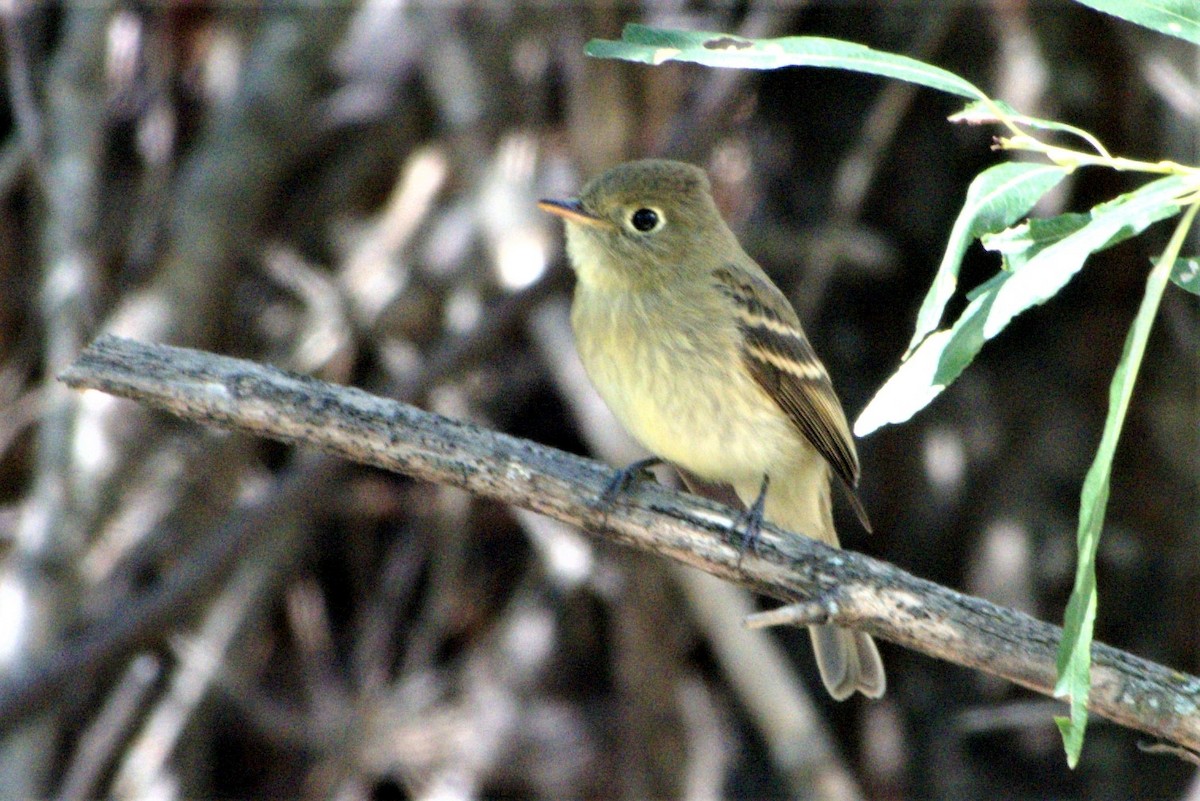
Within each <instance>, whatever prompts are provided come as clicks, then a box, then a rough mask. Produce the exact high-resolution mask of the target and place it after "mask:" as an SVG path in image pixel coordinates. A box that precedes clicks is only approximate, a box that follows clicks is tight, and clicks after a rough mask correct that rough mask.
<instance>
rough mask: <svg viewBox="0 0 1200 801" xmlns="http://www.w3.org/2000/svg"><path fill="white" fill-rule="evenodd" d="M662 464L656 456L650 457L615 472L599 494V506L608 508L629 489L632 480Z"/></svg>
mask: <svg viewBox="0 0 1200 801" xmlns="http://www.w3.org/2000/svg"><path fill="white" fill-rule="evenodd" d="M660 464H663V460H662V459H659V458H658V457H657V456H651V457H649V458H647V459H638V460H637V461H636V462H634V463H633V464H629V465H626V466H625V467H622V468H621V469H620V470H618V471H617V473H616V475H614V476H613V477H612V480H611V481H609V482H608V486H606V487H605V488H604V492H602V493H601V494H600V504H601V505H602V506H610V505H612V502H613V501H615V500H616V499H617V496H618V495H620V494H621V493H622V492H624V491H625V490H627V489H629V485H630V484H631V483H633V481H634V479H636V478H638V477H639V476H641V475H643V474H648V471H649V470H650V468H651V467H654V466H655V465H660Z"/></svg>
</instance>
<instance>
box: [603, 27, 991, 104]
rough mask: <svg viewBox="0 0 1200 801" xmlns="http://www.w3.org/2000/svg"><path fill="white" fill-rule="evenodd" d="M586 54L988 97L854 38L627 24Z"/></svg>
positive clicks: (953, 78)
mask: <svg viewBox="0 0 1200 801" xmlns="http://www.w3.org/2000/svg"><path fill="white" fill-rule="evenodd" d="M584 52H585V53H587V54H588V55H589V56H595V57H597V58H618V59H623V60H625V61H638V62H641V63H643V64H662V63H663V62H666V61H688V62H692V63H694V64H705V65H707V66H710V67H736V68H741V69H756V70H770V69H778V68H779V67H830V68H834V69H844V70H852V71H854V72H865V73H869V74H871V75H882V76H884V77H887V78H896V79H899V80H902V81H908V82H910V83H915V84H919V85H921V86H927V87H929V88H931V89H938V90H940V91H943V92H949V93H951V94H955V95H959V96H960V97H967V98H971V99H975V100H978V99H983V98H984V97H985V95H984V94H983V92H981V91H980V90H979V89H978V88H976V87H975V85H974V84H972V83H971V82H969V81H966V80H964V79H962V78H960V77H958V76H957V75H955V74H954V73H952V72H948V71H947V70H944V69H941V68H939V67H934V66H932V65H930V64H925V63H923V62H920V61H917V60H916V59H914V58H909V57H908V56H901V55H897V54H895V53H885V52H883V51H881V50H872V49H871V48H869V47H866V46H864V45H860V44H855V43H854V42H844V41H841V40H840V39H826V38H822V37H818V36H785V37H783V38H780V39H743V38H741V37H739V36H730V35H728V34H724V33H706V32H700V31H675V30H665V29H661V28H651V27H649V26H646V25H636V24H630V25H626V26H625V29H624V31H623V32H622V34H621V40H620V41H619V42H614V41H611V40H606V39H593V40H592V41H590V42H588V43H587V47H586V48H585V49H584Z"/></svg>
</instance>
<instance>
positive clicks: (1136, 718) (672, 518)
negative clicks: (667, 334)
mask: <svg viewBox="0 0 1200 801" xmlns="http://www.w3.org/2000/svg"><path fill="white" fill-rule="evenodd" d="M62 380H63V381H65V382H66V383H67V384H69V385H70V386H72V387H76V388H79V389H99V390H102V391H104V392H108V393H111V394H114V395H120V396H122V397H127V398H132V399H134V400H137V401H140V402H142V403H146V404H148V405H151V406H156V407H159V408H162V409H166V410H167V411H170V412H171V413H173V414H176V415H179V416H180V417H184V418H186V419H189V420H194V421H196V422H200V423H205V424H209V425H216V426H220V427H222V428H231V429H237V430H240V431H247V432H251V433H255V434H259V435H262V436H266V437H270V438H272V439H277V440H282V441H284V442H291V443H296V444H303V445H306V446H309V447H313V448H318V449H320V450H323V451H325V452H327V453H331V454H334V455H337V456H341V457H344V458H346V459H350V460H353V461H357V462H362V463H365V464H371V465H375V466H377V467H382V468H384V469H387V470H393V471H396V472H400V473H405V474H407V475H410V476H413V477H415V478H419V479H423V480H427V481H433V482H439V483H443V484H450V485H453V486H456V487H461V488H463V489H465V490H468V491H469V492H472V493H476V494H478V495H483V496H487V497H490V498H495V499H497V500H501V501H504V502H507V503H511V504H513V505H515V506H519V507H522V508H525V509H531V510H533V511H535V512H540V513H541V514H545V515H547V516H549V517H553V518H555V519H557V520H561V521H563V522H566V523H571V524H574V525H577V526H581V527H583V528H584V529H586V530H588V531H590V532H592V533H594V534H597V535H599V536H604V537H607V538H609V539H612V540H614V541H616V542H620V543H622V544H625V545H629V546H632V547H635V548H640V549H643V550H648V551H652V552H655V553H659V554H662V555H664V556H667V557H670V558H672V559H676V560H678V561H680V562H683V563H685V564H689V565H692V566H694V567H697V568H700V569H701V570H704V571H706V572H709V573H712V574H714V575H716V576H719V577H721V578H724V579H727V580H730V581H735V582H737V583H739V584H743V585H745V586H747V587H749V588H750V589H752V590H754V591H756V592H760V593H763V594H764V595H769V596H771V597H774V598H778V599H781V600H785V601H788V602H796V601H812V600H814V599H816V600H819V601H821V604H822V606H824V607H825V608H827V609H830V610H832V619H833V620H835V621H836V622H837V623H838V624H839V625H844V626H851V627H856V628H861V629H863V630H864V631H867V632H869V633H871V634H873V635H875V636H878V637H882V638H883V639H886V640H890V641H892V642H895V643H898V644H900V645H903V646H906V647H908V648H912V649H913V650H916V651H921V652H923V653H926V654H929V655H931V656H934V657H937V658H939V659H944V660H946V661H950V662H954V663H957V664H960V665H965V666H967V667H971V668H975V669H977V670H981V671H983V672H985V673H989V674H991V675H995V676H1000V677H1002V678H1005V679H1008V680H1009V681H1013V682H1015V683H1017V684H1020V685H1022V686H1024V687H1028V688H1030V689H1032V690H1035V691H1037V692H1040V693H1043V694H1046V695H1051V694H1052V692H1053V687H1054V681H1055V667H1054V666H1055V655H1056V653H1057V648H1058V642H1059V639H1060V637H1061V634H1062V632H1061V629H1059V628H1058V627H1056V626H1052V625H1050V624H1047V623H1043V622H1040V621H1038V620H1034V619H1033V618H1031V617H1029V616H1027V615H1024V614H1022V613H1020V612H1016V611H1014V610H1011V609H1005V608H1003V607H999V606H996V605H994V604H991V603H989V602H987V601H985V600H982V599H980V598H974V597H970V596H966V595H962V594H960V593H957V592H955V591H953V590H951V589H948V588H946V587H942V586H939V585H937V584H934V583H932V582H929V581H925V580H923V579H919V578H917V577H915V576H912V575H910V574H908V573H905V572H904V571H902V570H900V569H898V568H896V567H894V566H892V565H890V564H887V563H885V562H881V561H878V560H875V559H871V558H868V557H865V556H862V555H861V554H857V553H853V552H849V551H838V550H834V549H831V548H828V547H826V546H825V545H822V544H820V543H818V542H816V541H815V540H810V539H808V538H805V537H797V536H795V535H792V534H788V533H787V532H785V531H783V530H781V529H778V528H776V527H774V526H771V525H764V527H763V531H762V534H761V539H760V545H759V546H758V548H757V549H756V551H755V552H754V553H752V554H751V553H747V554H745V558H744V559H739V556H740V553H739V550H740V546H741V542H740V537H739V535H737V534H735V533H733V527H732V524H733V521H734V520H735V519H736V515H737V513H736V512H734V511H732V510H730V509H728V508H726V507H724V506H721V505H719V504H716V503H713V502H711V501H707V500H705V499H702V498H697V497H694V496H691V495H685V494H682V493H678V492H673V491H671V490H669V489H666V488H663V487H660V486H658V485H656V484H653V483H647V482H642V483H638V484H636V485H635V486H634V487H633V488H632V489H631V490H630V491H629V492H628V493H626V494H624V495H622V496H621V497H620V498H619V499H618V500H617V501H616V502H615V503H614V504H612V505H611V506H610V507H609V508H607V509H601V508H598V507H597V505H596V504H595V502H594V499H596V498H597V497H599V494H600V493H601V492H602V491H603V488H604V487H605V485H606V484H607V482H608V481H609V479H610V477H611V475H612V473H611V470H609V469H608V468H606V467H604V466H603V465H600V464H598V463H597V462H594V461H592V460H590V459H585V458H582V457H579V456H573V455H571V454H568V453H564V452H562V451H558V450H555V449H553V448H547V447H545V446H542V445H539V444H537V443H535V442H530V441H528V440H523V439H518V438H515V437H511V436H508V435H506V434H501V433H498V432H495V431H489V430H487V429H484V428H480V427H479V426H476V425H472V424H470V423H466V422H462V421H458V420H451V419H449V418H445V417H441V416H439V415H435V414H431V413H429V412H424V411H421V410H420V409H417V408H415V407H412V406H408V405H405V404H402V403H397V402H395V401H390V400H386V399H384V398H379V397H376V396H373V395H369V394H367V393H366V392H363V391H361V390H358V389H353V388H347V387H339V386H334V385H331V384H327V383H324V382H321V381H317V380H315V379H312V378H307V377H303V376H297V375H293V374H289V373H285V372H283V371H281V370H277V369H275V368H272V367H267V366H263V365H259V364H255V363H253V362H247V361H242V360H238V359H230V358H227V357H223V356H216V355H213V354H209V353H203V352H200V351H195V350H188V349H183V348H173V347H167V346H163V345H148V344H143V343H139V342H135V341H132V340H127V339H120V338H117V337H113V336H104V337H101V338H100V339H98V340H96V342H94V343H93V344H92V345H91V346H90V347H89V348H88V349H87V350H85V351H84V352H83V353H82V354H81V355H80V357H79V359H78V360H77V361H76V362H75V364H74V365H72V366H71V367H70V368H69V369H68V370H67V371H66V372H65V373H64V374H63V376H62ZM739 562H740V567H739ZM1092 658H1093V668H1092V682H1093V687H1092V697H1091V701H1090V703H1089V710H1090V711H1091V712H1093V713H1095V714H1097V715H1100V716H1102V717H1105V718H1108V719H1109V720H1112V721H1115V722H1117V723H1120V724H1123V725H1125V726H1129V727H1131V728H1134V729H1138V730H1140V731H1143V732H1146V733H1148V734H1151V735H1153V736H1156V737H1159V738H1162V739H1164V740H1168V741H1170V742H1173V743H1176V744H1178V745H1181V746H1184V747H1186V748H1189V749H1192V750H1200V715H1198V714H1197V711H1198V710H1200V679H1198V678H1196V677H1193V676H1189V675H1186V674H1183V673H1180V672H1178V671H1174V670H1171V669H1169V668H1166V667H1163V666H1162V665H1158V664H1155V663H1153V662H1149V661H1147V660H1145V659H1141V658H1139V657H1136V656H1133V655H1132V654H1129V653H1126V652H1124V651H1119V650H1117V649H1115V648H1111V647H1109V646H1106V645H1102V644H1099V643H1097V644H1096V645H1094V646H1093V648H1092Z"/></svg>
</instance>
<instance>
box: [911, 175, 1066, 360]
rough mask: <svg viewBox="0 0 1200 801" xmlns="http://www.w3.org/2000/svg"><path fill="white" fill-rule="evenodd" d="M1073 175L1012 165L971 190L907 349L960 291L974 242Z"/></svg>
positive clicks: (930, 327)
mask: <svg viewBox="0 0 1200 801" xmlns="http://www.w3.org/2000/svg"><path fill="white" fill-rule="evenodd" d="M1068 172H1069V171H1068V170H1067V169H1065V168H1063V167H1059V166H1056V165H1054V164H1029V163H1025V162H1008V163H1005V164H997V165H995V166H994V167H989V168H988V169H986V170H984V171H983V172H981V173H980V174H979V175H978V176H976V178H975V180H974V181H972V182H971V186H970V188H968V189H967V197H966V200H964V201H963V208H962V211H960V212H959V214H958V219H957V220H955V221H954V227H953V228H952V229H951V230H950V239H949V241H948V242H947V243H946V254H945V255H944V256H943V257H942V263H941V264H940V265H939V266H938V271H937V274H936V275H935V276H934V278H933V284H932V285H931V286H930V287H929V293H928V294H927V295H926V296H925V301H924V302H923V303H922V304H921V310H920V311H919V312H918V313H917V325H916V331H915V332H914V333H913V338H912V341H911V342H910V343H909V345H908V351H909V353H911V352H912V351H913V350H914V349H915V348H916V347H917V345H920V344H921V340H923V339H924V338H925V337H926V336H927V335H928V334H929V333H930V332H931V331H933V330H935V329H936V328H937V327H938V324H939V323H940V322H941V321H942V312H943V311H945V308H946V303H947V302H948V301H949V300H950V298H951V297H953V296H954V291H955V289H956V288H957V287H958V270H959V267H960V266H961V265H962V260H963V256H964V255H965V254H966V252H967V247H968V246H969V245H970V244H971V242H972V241H973V240H975V239H978V238H979V237H981V236H983V235H984V234H987V233H991V232H993V231H999V230H1000V229H1002V228H1004V227H1005V226H1008V225H1012V223H1013V221H1014V220H1016V219H1017V218H1019V217H1022V216H1024V215H1025V214H1027V213H1028V212H1029V210H1030V209H1031V208H1033V205H1034V204H1035V203H1037V202H1038V200H1039V199H1040V198H1041V197H1042V196H1043V195H1045V194H1046V193H1047V192H1049V191H1050V190H1051V189H1053V188H1054V187H1055V186H1057V185H1058V184H1059V182H1060V181H1062V179H1063V178H1064V177H1066V175H1067V173H1068Z"/></svg>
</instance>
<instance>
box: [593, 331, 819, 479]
mask: <svg viewBox="0 0 1200 801" xmlns="http://www.w3.org/2000/svg"><path fill="white" fill-rule="evenodd" d="M576 330H577V340H578V345H579V353H580V357H581V358H582V360H583V363H584V367H585V368H586V369H587V371H588V374H589V375H590V376H591V378H592V381H593V383H594V384H595V385H596V388H597V390H598V391H599V393H600V396H601V397H602V398H603V399H604V401H605V403H607V404H608V407H609V408H610V409H611V410H612V412H613V414H614V415H615V416H616V417H617V419H618V420H619V421H620V422H621V424H622V425H623V426H625V428H626V429H627V430H628V431H629V433H630V434H632V435H633V436H634V438H636V439H637V440H638V441H639V442H640V443H641V444H642V445H644V446H645V447H646V448H647V449H648V450H650V451H651V452H652V453H654V454H655V455H657V456H659V457H661V458H663V459H666V460H667V461H670V462H673V463H675V464H677V465H679V466H680V467H683V468H685V469H686V470H688V471H690V472H692V473H694V474H696V475H697V476H699V477H700V478H703V479H706V480H709V481H725V482H737V481H739V480H740V481H745V480H749V481H754V482H757V481H759V480H761V477H762V475H763V473H765V472H770V471H771V469H772V468H773V467H774V466H775V465H778V464H781V463H782V462H783V461H784V460H785V459H786V458H787V454H788V453H789V452H792V451H793V449H794V448H795V447H796V446H795V440H796V438H797V436H798V434H797V432H796V431H795V429H794V428H793V427H792V426H791V424H790V423H789V422H788V421H787V419H786V417H785V416H784V415H783V413H782V411H781V410H779V409H778V408H777V407H775V406H774V404H773V403H772V401H770V399H769V398H768V397H767V396H766V394H765V393H764V392H763V390H762V389H761V388H760V387H759V386H758V385H757V384H756V383H755V382H754V380H753V379H752V378H751V377H750V376H749V374H748V373H747V372H745V371H744V369H743V368H742V366H741V364H740V358H741V357H740V354H739V353H738V351H737V349H736V340H735V339H734V334H733V332H729V333H728V335H725V334H724V332H720V331H714V330H710V331H709V332H707V334H706V335H704V336H700V337H688V338H687V339H686V340H685V339H683V338H682V337H681V336H676V335H673V334H672V332H670V331H663V330H661V329H657V330H652V329H650V328H649V327H643V326H636V325H635V326H629V325H625V326H587V327H581V326H577V329H576Z"/></svg>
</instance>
